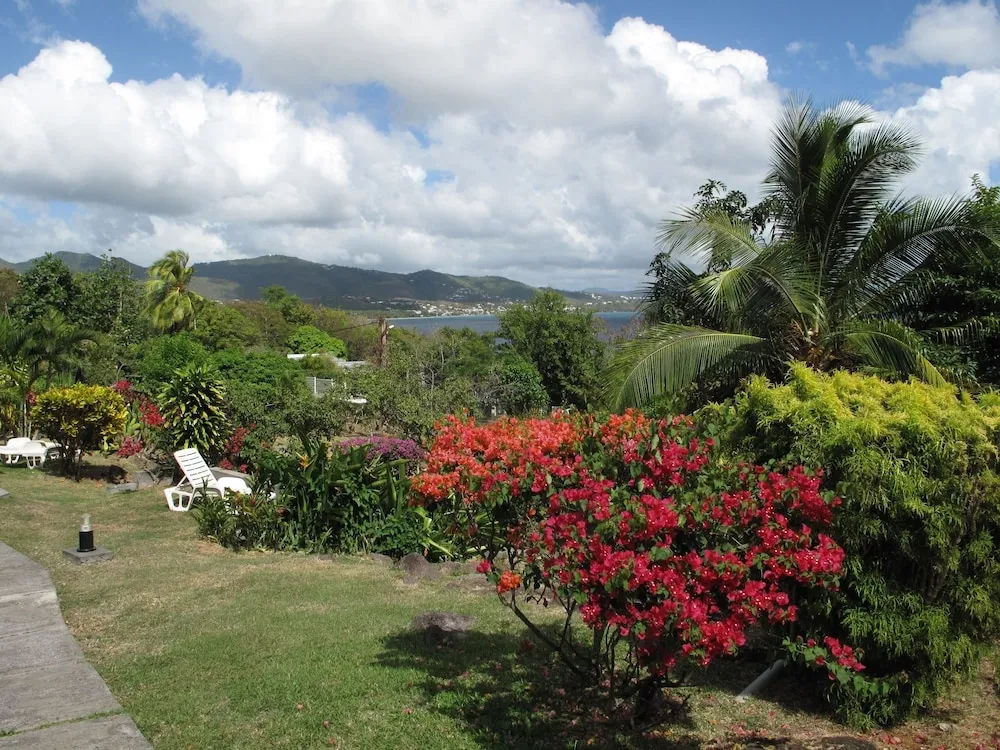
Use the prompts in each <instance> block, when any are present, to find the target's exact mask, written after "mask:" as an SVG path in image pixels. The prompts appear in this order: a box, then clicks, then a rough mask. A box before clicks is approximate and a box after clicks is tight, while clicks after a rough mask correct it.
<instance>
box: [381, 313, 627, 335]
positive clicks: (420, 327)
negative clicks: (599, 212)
mask: <svg viewBox="0 0 1000 750" xmlns="http://www.w3.org/2000/svg"><path fill="white" fill-rule="evenodd" d="M594 315H595V317H597V318H600V319H601V320H603V321H604V324H605V327H606V329H607V335H609V336H613V335H614V334H616V333H618V332H619V331H621V330H622V329H623V328H625V327H626V326H627V325H628V324H629V323H630V322H631V321H632V320H634V319H635V317H636V314H635V313H634V312H599V313H595V314H594ZM389 323H390V324H392V325H394V326H398V327H399V328H409V329H410V330H412V331H416V332H417V333H434V331H439V330H441V329H442V328H471V329H472V330H473V331H476V332H477V333H493V332H494V331H496V330H498V329H499V328H500V320H499V318H497V316H496V315H438V316H427V317H421V318H392V319H390V320H389Z"/></svg>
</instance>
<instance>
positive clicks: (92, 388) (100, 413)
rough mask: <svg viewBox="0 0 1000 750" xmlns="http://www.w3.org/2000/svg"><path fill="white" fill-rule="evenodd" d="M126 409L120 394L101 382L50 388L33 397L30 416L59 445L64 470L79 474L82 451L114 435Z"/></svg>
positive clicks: (121, 428)
mask: <svg viewBox="0 0 1000 750" xmlns="http://www.w3.org/2000/svg"><path fill="white" fill-rule="evenodd" d="M127 412H128V410H127V409H126V407H125V401H124V399H122V397H121V396H120V395H119V394H118V393H116V392H115V391H113V390H112V389H111V388H107V387H105V386H103V385H82V384H77V385H74V386H70V387H68V388H52V389H50V390H48V391H46V392H45V393H43V394H42V395H40V396H39V397H38V399H37V401H35V405H34V408H33V409H32V420H33V421H34V423H35V426H36V427H37V428H38V429H39V430H40V431H41V432H42V433H43V434H45V435H48V436H49V437H50V438H51V439H52V440H54V441H56V442H57V443H59V444H60V445H61V446H62V452H63V453H62V458H63V461H62V463H63V466H64V468H65V470H66V473H72V474H73V475H74V476H76V477H78V478H79V475H80V463H81V461H82V459H83V453H84V452H85V451H89V450H96V449H98V448H101V447H103V446H104V444H105V443H107V442H108V441H110V440H113V439H114V438H117V437H118V436H119V435H120V434H121V432H122V430H123V429H124V427H125V417H126V414H127Z"/></svg>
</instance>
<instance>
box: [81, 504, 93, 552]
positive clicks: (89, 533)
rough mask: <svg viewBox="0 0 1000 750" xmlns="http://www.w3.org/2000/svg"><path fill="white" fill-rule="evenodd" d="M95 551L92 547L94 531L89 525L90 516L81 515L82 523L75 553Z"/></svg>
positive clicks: (87, 514) (86, 514)
mask: <svg viewBox="0 0 1000 750" xmlns="http://www.w3.org/2000/svg"><path fill="white" fill-rule="evenodd" d="M95 549H97V548H96V547H95V546H94V529H93V527H92V526H91V525H90V514H89V513H84V514H83V522H82V523H81V524H80V546H79V547H77V548H76V551H77V552H93V551H94V550H95Z"/></svg>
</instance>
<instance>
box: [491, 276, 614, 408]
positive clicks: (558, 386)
mask: <svg viewBox="0 0 1000 750" xmlns="http://www.w3.org/2000/svg"><path fill="white" fill-rule="evenodd" d="M597 326H598V323H597V321H596V320H595V319H594V315H593V313H591V312H578V311H575V310H570V309H569V308H568V307H567V306H566V300H565V299H564V298H563V296H562V295H560V294H559V293H557V292H553V291H540V292H538V293H536V294H535V296H534V298H533V299H531V300H530V301H529V302H528V303H527V304H524V305H514V306H512V307H511V308H510V309H508V310H507V311H506V312H503V313H501V314H500V330H499V331H498V335H499V336H500V338H503V339H506V341H507V342H508V344H509V346H510V348H511V349H512V350H513V351H514V352H516V353H517V354H518V355H520V356H521V357H523V358H524V359H526V360H528V361H529V362H531V363H533V364H534V365H535V367H536V368H537V369H538V372H539V374H540V375H541V376H542V384H543V385H544V387H545V392H546V393H547V394H548V397H549V402H550V403H551V404H552V405H553V406H574V407H578V408H583V409H585V408H587V407H588V406H589V405H591V404H592V403H593V402H594V401H595V400H596V397H597V395H598V391H597V385H598V374H599V373H600V370H601V365H602V364H603V361H604V345H603V344H602V343H601V340H600V339H599V338H598V328H597Z"/></svg>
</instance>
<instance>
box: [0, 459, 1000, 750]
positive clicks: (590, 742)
mask: <svg viewBox="0 0 1000 750" xmlns="http://www.w3.org/2000/svg"><path fill="white" fill-rule="evenodd" d="M0 486H3V487H4V488H6V489H7V490H9V491H10V492H11V493H12V496H11V497H10V498H7V499H5V500H0V539H2V540H3V541H4V542H6V543H7V544H10V545H11V546H13V547H14V548H15V549H17V550H19V551H20V552H22V553H24V554H26V555H28V556H29V557H31V558H33V559H35V560H37V561H38V562H39V563H41V564H42V565H44V566H45V567H46V568H47V569H48V570H49V571H50V572H51V574H52V578H53V580H54V581H55V584H56V588H57V591H58V593H59V599H60V605H61V607H62V611H63V615H64V617H65V619H66V621H67V623H68V624H69V627H70V629H71V631H72V632H73V634H74V635H75V636H76V637H77V639H78V640H79V642H80V644H81V646H82V647H83V650H84V652H85V653H86V655H87V657H88V659H90V661H91V662H92V663H93V664H94V666H95V667H96V668H97V670H98V671H99V672H100V673H101V675H102V676H103V677H104V679H105V680H106V681H107V683H108V685H109V687H110V688H111V690H112V692H113V693H114V694H115V696H116V697H117V698H118V700H119V701H120V702H121V704H122V706H123V707H124V708H125V710H126V711H128V712H129V713H130V714H131V715H132V717H133V718H134V719H135V721H136V723H137V724H138V726H139V728H140V729H141V730H142V732H143V733H144V734H145V735H146V737H148V738H149V739H150V741H151V742H152V743H153V744H154V746H156V747H157V748H281V747H288V748H310V747H328V746H335V747H339V748H351V749H356V750H362V749H366V748H371V749H376V748H377V749H381V748H414V749H416V748H422V749H424V748H425V749H427V750H433V749H435V748H441V749H442V750H443V749H445V748H447V749H448V750H452V749H455V750H460V749H461V748H508V747H525V748H529V747H538V748H550V747H552V748H562V747H586V746H614V745H616V740H615V739H614V737H612V736H611V734H610V732H609V731H608V730H607V728H606V727H605V726H604V725H603V724H602V723H601V721H600V718H599V717H598V718H597V719H596V720H595V719H594V718H593V717H590V716H583V715H581V714H580V713H579V712H578V711H577V712H574V711H573V710H572V705H571V702H572V700H573V693H572V686H571V685H570V684H569V683H568V682H565V681H563V679H562V675H561V673H560V672H559V670H557V669H552V670H551V671H548V672H547V674H548V676H547V677H543V676H541V675H542V674H543V673H542V670H543V669H546V670H547V669H548V667H546V666H545V660H546V657H545V655H544V654H543V653H542V652H541V650H540V649H534V650H528V649H527V647H526V645H525V643H524V641H525V638H526V635H527V633H526V631H525V629H524V628H523V626H522V625H521V623H520V622H518V621H517V619H516V618H514V617H513V615H511V614H510V613H509V612H507V611H506V610H505V609H504V608H503V607H501V606H500V605H499V603H498V602H497V601H496V599H495V597H493V596H490V595H484V594H482V593H475V592H472V591H469V590H467V589H466V588H463V587H457V586H456V585H455V581H454V580H434V581H425V582H422V583H420V584H417V585H407V584H404V583H403V581H402V577H401V576H400V574H398V573H397V572H395V571H392V570H388V569H385V568H382V567H379V566H378V565H376V564H374V563H371V562H369V561H367V560H361V559H336V560H333V561H331V560H324V559H320V558H319V557H315V556H305V555H293V554H271V553H242V554H236V553H232V552H229V551H227V550H224V549H221V548H220V547H218V546H216V545H215V544H213V543H210V542H207V541H203V540H200V539H198V537H197V534H196V532H195V524H194V519H193V518H192V517H191V516H190V515H189V514H182V513H172V512H170V511H169V510H168V509H167V507H166V503H165V502H164V500H163V495H162V493H160V492H158V491H146V492H138V493H132V494H126V495H113V496H105V494H104V491H103V486H102V485H97V484H95V483H93V482H86V481H85V482H81V483H79V484H78V483H74V482H72V481H69V480H64V479H60V478H56V477H53V476H48V475H45V474H42V473H40V472H28V471H27V470H24V469H5V470H4V471H3V472H2V473H0ZM84 512H89V513H91V514H92V516H93V521H94V527H95V533H96V538H97V542H98V544H100V545H103V546H106V547H108V548H110V549H112V550H113V551H114V552H115V559H114V560H113V561H111V562H108V563H101V564H97V565H93V566H78V565H74V564H72V563H70V562H68V561H65V560H64V559H63V558H62V553H61V550H62V549H63V548H66V547H70V546H75V544H76V526H77V524H78V522H79V516H80V514H82V513H84ZM429 610H447V611H452V612H458V613H463V614H472V615H475V616H476V617H477V618H478V623H477V626H476V629H475V632H474V633H472V634H470V635H469V636H468V637H467V639H466V640H464V641H463V642H461V644H460V645H458V646H457V647H446V648H444V649H437V648H434V647H433V646H431V645H429V644H427V643H425V642H424V641H423V640H422V639H420V638H419V637H415V636H414V635H412V634H410V633H409V632H408V630H407V625H408V623H409V622H410V620H411V619H412V618H413V617H414V616H415V615H417V614H419V613H421V612H426V611H429ZM761 666H762V664H759V663H755V662H753V661H752V660H751V661H744V662H732V661H728V662H724V663H720V664H719V665H718V666H717V667H716V668H715V669H714V670H713V673H712V674H711V675H709V678H708V682H707V684H706V685H704V686H702V687H701V688H699V689H697V690H694V691H692V693H691V698H690V702H689V707H690V711H689V713H688V715H687V716H686V717H685V718H684V719H683V721H680V722H678V723H676V724H672V725H666V726H664V727H662V728H661V729H660V730H658V731H657V732H656V733H654V734H652V735H647V736H643V737H638V738H629V739H621V744H623V745H624V746H631V747H649V748H667V747H699V746H701V747H731V746H733V745H732V744H731V743H732V742H733V741H740V735H741V734H742V733H743V732H744V731H754V730H757V731H759V732H760V733H761V734H762V735H767V736H770V737H797V738H810V737H819V736H824V735H848V734H851V733H850V732H849V731H848V730H846V729H845V728H844V727H840V726H838V725H836V724H834V723H833V722H832V721H831V720H830V718H829V716H828V715H827V714H826V713H825V708H824V706H823V705H822V704H821V703H812V704H810V703H803V702H802V701H801V696H802V694H803V692H804V691H803V690H802V689H801V686H798V685H796V684H795V682H794V680H792V679H786V680H782V681H779V684H778V685H777V686H776V688H775V689H774V691H773V692H772V693H770V694H768V695H766V696H764V698H763V699H760V700H754V701H751V702H749V703H747V704H737V703H735V701H734V700H733V696H734V694H735V692H736V691H738V690H739V688H740V687H742V686H743V685H745V684H746V683H747V682H749V680H750V679H751V678H752V677H753V676H754V675H755V674H756V672H757V671H759V669H760V668H761ZM562 686H565V687H567V688H568V689H569V690H570V693H569V694H568V695H567V696H565V697H563V696H561V695H560V694H559V690H560V688H561V687H562ZM300 706H301V708H299V707H300ZM941 721H948V722H950V723H952V724H954V725H955V729H954V730H953V731H951V732H949V733H947V734H945V733H942V732H940V731H939V730H937V729H936V725H937V724H938V723H939V722H941ZM324 722H329V726H328V727H325V726H324ZM996 727H1000V700H998V695H997V692H996V683H995V678H994V676H993V673H992V666H991V665H989V664H987V665H984V671H983V676H982V679H980V680H978V681H976V682H973V683H970V684H969V685H966V686H961V687H959V688H956V691H955V694H954V696H952V697H951V698H950V699H949V701H948V702H947V703H946V704H945V705H943V706H942V707H941V710H940V711H938V712H935V713H933V714H931V715H928V716H925V717H922V719H921V720H920V721H918V722H914V723H912V724H911V725H908V726H907V727H904V728H900V729H897V730H894V732H893V734H894V735H897V736H899V737H900V738H902V740H903V746H906V747H917V746H920V745H921V744H923V743H919V742H918V741H917V738H919V737H925V738H927V739H926V740H925V743H926V744H925V746H927V747H937V746H941V745H943V746H945V747H974V746H975V745H976V744H977V743H978V742H981V741H982V742H985V743H986V746H990V745H989V739H988V738H989V736H990V732H991V730H992V729H994V728H996ZM881 738H884V733H881V734H879V735H876V739H881Z"/></svg>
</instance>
